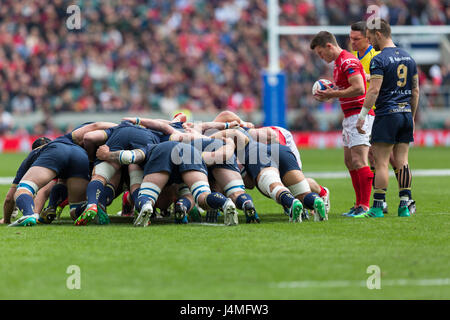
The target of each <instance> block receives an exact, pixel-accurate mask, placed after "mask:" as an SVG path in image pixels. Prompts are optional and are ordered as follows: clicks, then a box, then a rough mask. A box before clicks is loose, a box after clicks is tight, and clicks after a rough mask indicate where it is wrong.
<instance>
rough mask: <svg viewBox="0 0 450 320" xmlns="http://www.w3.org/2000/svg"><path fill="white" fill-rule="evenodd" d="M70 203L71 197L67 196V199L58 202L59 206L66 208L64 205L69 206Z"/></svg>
mask: <svg viewBox="0 0 450 320" xmlns="http://www.w3.org/2000/svg"><path fill="white" fill-rule="evenodd" d="M68 204H69V199H68V198H67V199H66V200H64V201H63V202H61V203H60V204H58V207H61V208H63V209H64V207H65V206H67V205H68Z"/></svg>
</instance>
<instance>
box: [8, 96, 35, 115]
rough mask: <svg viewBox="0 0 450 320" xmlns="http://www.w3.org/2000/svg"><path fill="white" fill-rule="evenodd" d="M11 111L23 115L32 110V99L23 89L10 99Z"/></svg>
mask: <svg viewBox="0 0 450 320" xmlns="http://www.w3.org/2000/svg"><path fill="white" fill-rule="evenodd" d="M11 109H12V113H13V114H14V115H16V116H21V115H25V114H27V113H31V112H32V111H33V101H32V100H31V98H30V97H29V96H28V95H26V94H25V93H24V92H23V91H20V92H19V93H18V94H17V95H16V96H15V97H14V98H12V100H11Z"/></svg>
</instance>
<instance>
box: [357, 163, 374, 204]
mask: <svg viewBox="0 0 450 320" xmlns="http://www.w3.org/2000/svg"><path fill="white" fill-rule="evenodd" d="M356 172H357V174H358V178H359V189H360V196H361V198H360V200H361V202H360V204H361V205H363V206H366V207H368V208H370V195H371V194H372V180H373V172H372V171H371V170H370V167H368V166H366V167H362V168H360V169H358V170H356Z"/></svg>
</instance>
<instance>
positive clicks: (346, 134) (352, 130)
mask: <svg viewBox="0 0 450 320" xmlns="http://www.w3.org/2000/svg"><path fill="white" fill-rule="evenodd" d="M358 117H359V114H354V115H352V116H350V117H348V118H344V120H343V121H342V142H343V145H344V147H347V148H352V147H354V146H360V145H366V146H369V147H370V134H371V132H372V125H373V120H374V119H375V117H374V116H372V115H369V114H368V115H367V116H366V121H364V126H363V130H364V131H366V133H365V134H361V133H359V132H358V130H357V129H356V122H357V121H358Z"/></svg>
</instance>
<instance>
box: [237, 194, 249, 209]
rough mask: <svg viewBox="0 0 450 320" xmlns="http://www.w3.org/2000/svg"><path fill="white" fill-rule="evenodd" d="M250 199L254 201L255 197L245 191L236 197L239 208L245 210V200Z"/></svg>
mask: <svg viewBox="0 0 450 320" xmlns="http://www.w3.org/2000/svg"><path fill="white" fill-rule="evenodd" d="M248 200H250V201H252V202H253V199H252V197H251V196H250V195H249V194H247V193H243V194H241V195H239V196H238V197H237V199H236V207H237V208H238V209H239V210H243V209H244V202H245V201H248Z"/></svg>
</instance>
